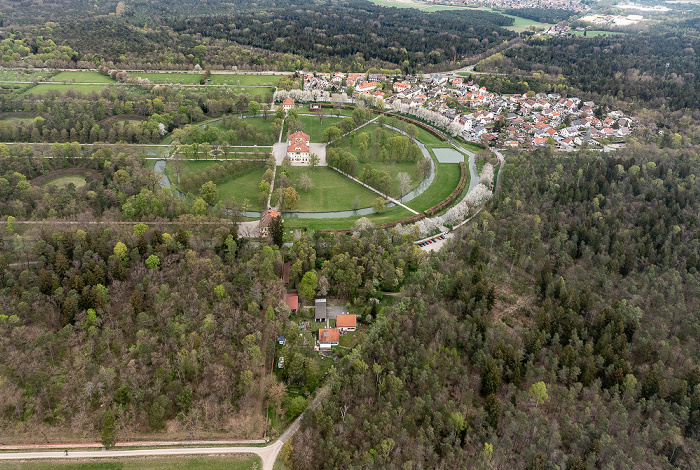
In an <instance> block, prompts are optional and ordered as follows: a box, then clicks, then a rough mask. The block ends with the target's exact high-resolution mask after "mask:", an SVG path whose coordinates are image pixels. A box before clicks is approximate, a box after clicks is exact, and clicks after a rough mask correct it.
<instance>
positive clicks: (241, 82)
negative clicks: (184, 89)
mask: <svg viewBox="0 0 700 470" xmlns="http://www.w3.org/2000/svg"><path fill="white" fill-rule="evenodd" d="M202 75H204V72H198V73H183V72H173V73H167V72H144V73H141V72H135V73H132V74H131V76H132V77H140V78H147V79H149V80H150V81H151V82H153V83H181V84H184V85H198V84H199V80H200V79H201V78H202ZM281 78H282V75H236V74H224V73H214V72H213V73H212V74H211V78H210V80H209V84H212V85H231V86H235V87H255V86H269V87H275V86H277V83H278V82H279V81H280V79H281Z"/></svg>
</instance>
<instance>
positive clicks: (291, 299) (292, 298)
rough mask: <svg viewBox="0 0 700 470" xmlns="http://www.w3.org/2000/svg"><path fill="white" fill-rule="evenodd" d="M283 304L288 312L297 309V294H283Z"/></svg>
mask: <svg viewBox="0 0 700 470" xmlns="http://www.w3.org/2000/svg"><path fill="white" fill-rule="evenodd" d="M284 303H286V304H287V306H288V307H289V309H290V310H296V309H298V308H299V296H298V295H297V294H284Z"/></svg>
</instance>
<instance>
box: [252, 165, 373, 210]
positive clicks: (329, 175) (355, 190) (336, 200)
mask: <svg viewBox="0 0 700 470" xmlns="http://www.w3.org/2000/svg"><path fill="white" fill-rule="evenodd" d="M280 169H281V168H278V169H277V175H280ZM304 173H306V174H307V175H308V176H309V177H310V178H311V180H312V181H313V182H314V189H312V190H311V191H309V192H308V193H306V192H304V191H302V189H301V188H300V187H299V178H301V175H302V174H304ZM261 176H262V175H261ZM289 178H290V179H291V180H292V184H293V185H294V188H295V189H296V190H297V192H298V193H299V196H300V197H299V205H298V206H297V207H296V209H295V210H296V211H299V212H333V211H343V210H352V209H354V204H355V197H356V196H357V198H358V202H359V204H358V206H357V207H358V208H363V207H370V206H371V205H372V203H373V202H374V200H375V199H376V198H377V197H379V195H378V194H376V193H373V192H372V191H370V190H369V189H367V188H365V187H364V186H361V185H359V184H357V183H355V182H354V181H352V180H351V179H349V178H346V177H345V176H343V175H341V174H340V173H338V172H337V171H335V170H332V169H330V168H327V167H316V169H315V170H313V171H312V170H311V168H309V167H300V166H295V167H292V168H290V170H289Z"/></svg>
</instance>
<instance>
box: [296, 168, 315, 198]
mask: <svg viewBox="0 0 700 470" xmlns="http://www.w3.org/2000/svg"><path fill="white" fill-rule="evenodd" d="M299 187H300V188H301V189H302V191H304V192H305V193H308V192H309V191H311V190H312V189H314V182H313V180H312V179H311V178H309V175H307V174H306V173H302V174H301V176H300V177H299Z"/></svg>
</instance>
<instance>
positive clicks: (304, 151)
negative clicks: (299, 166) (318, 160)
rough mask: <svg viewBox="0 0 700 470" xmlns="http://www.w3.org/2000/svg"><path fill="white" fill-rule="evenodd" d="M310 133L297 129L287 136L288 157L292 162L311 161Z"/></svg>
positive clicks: (306, 162) (305, 162)
mask: <svg viewBox="0 0 700 470" xmlns="http://www.w3.org/2000/svg"><path fill="white" fill-rule="evenodd" d="M309 139H310V137H309V134H305V133H303V132H302V131H296V132H294V133H293V134H290V135H289V137H288V138H287V158H289V161H291V162H292V163H304V164H308V163H309Z"/></svg>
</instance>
